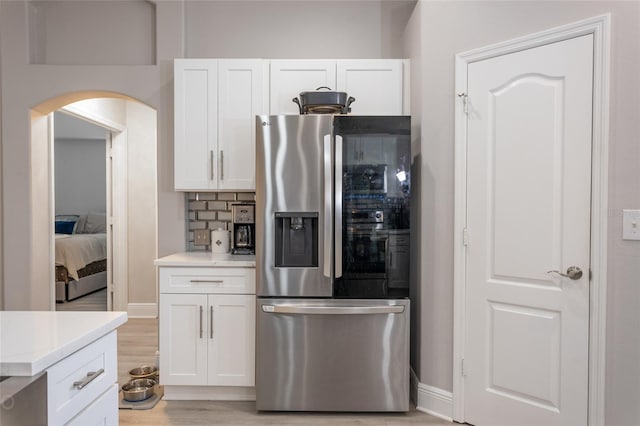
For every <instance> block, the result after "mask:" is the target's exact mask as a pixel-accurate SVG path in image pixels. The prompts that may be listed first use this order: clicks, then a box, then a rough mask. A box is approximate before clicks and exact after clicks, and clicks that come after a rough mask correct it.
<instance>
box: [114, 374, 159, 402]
mask: <svg viewBox="0 0 640 426" xmlns="http://www.w3.org/2000/svg"><path fill="white" fill-rule="evenodd" d="M155 385H156V381H155V380H151V379H133V380H129V381H128V382H127V383H125V384H124V385H122V397H123V398H124V399H125V400H127V401H132V402H136V401H144V400H145V399H148V398H150V397H151V396H153V388H154V387H155Z"/></svg>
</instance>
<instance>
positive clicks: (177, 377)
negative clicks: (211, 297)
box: [160, 294, 207, 385]
mask: <svg viewBox="0 0 640 426" xmlns="http://www.w3.org/2000/svg"><path fill="white" fill-rule="evenodd" d="M206 308H207V296H206V295H202V294H168V295H161V296H160V323H161V324H160V330H161V333H162V335H161V336H160V354H161V356H160V371H162V376H161V383H162V384H164V385H206V384H207V340H206V334H207V329H206V325H207V324H206V321H205V313H206V311H205V310H206Z"/></svg>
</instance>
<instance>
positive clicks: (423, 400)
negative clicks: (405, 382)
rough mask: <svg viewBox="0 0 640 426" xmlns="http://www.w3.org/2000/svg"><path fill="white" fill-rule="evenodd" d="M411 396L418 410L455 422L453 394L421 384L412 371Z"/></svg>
mask: <svg viewBox="0 0 640 426" xmlns="http://www.w3.org/2000/svg"><path fill="white" fill-rule="evenodd" d="M411 396H412V397H413V400H414V401H415V403H416V410H418V411H422V412H424V413H427V414H430V415H432V416H434V417H438V418H440V419H443V420H446V421H449V422H453V393H451V392H449V391H445V390H442V389H440V388H436V387H434V386H429V385H425V384H424V383H420V380H418V376H417V375H416V373H415V372H414V371H413V368H412V369H411Z"/></svg>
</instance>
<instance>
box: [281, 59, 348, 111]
mask: <svg viewBox="0 0 640 426" xmlns="http://www.w3.org/2000/svg"><path fill="white" fill-rule="evenodd" d="M270 86H271V96H270V99H271V100H270V109H269V112H270V114H271V115H276V114H293V115H297V114H300V110H299V108H298V106H297V105H296V104H295V103H293V101H292V99H293V98H296V97H298V96H299V95H300V92H308V91H313V90H316V89H317V88H318V87H322V86H325V87H330V88H331V89H333V90H336V61H322V60H272V61H271V84H270Z"/></svg>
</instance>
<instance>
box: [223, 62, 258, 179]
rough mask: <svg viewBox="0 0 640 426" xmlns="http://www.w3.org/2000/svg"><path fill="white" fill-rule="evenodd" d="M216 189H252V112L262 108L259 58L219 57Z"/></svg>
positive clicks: (253, 136) (253, 173) (253, 153)
mask: <svg viewBox="0 0 640 426" xmlns="http://www.w3.org/2000/svg"><path fill="white" fill-rule="evenodd" d="M218 81H219V87H218V95H219V96H218V109H219V120H218V158H219V161H218V168H217V170H218V183H219V185H218V189H236V190H237V189H247V190H254V189H255V151H256V148H255V130H256V127H255V116H256V115H257V114H261V113H263V111H262V95H263V92H262V60H260V59H220V60H219V61H218Z"/></svg>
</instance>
